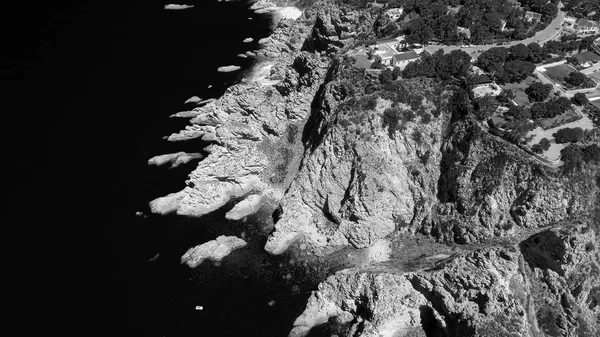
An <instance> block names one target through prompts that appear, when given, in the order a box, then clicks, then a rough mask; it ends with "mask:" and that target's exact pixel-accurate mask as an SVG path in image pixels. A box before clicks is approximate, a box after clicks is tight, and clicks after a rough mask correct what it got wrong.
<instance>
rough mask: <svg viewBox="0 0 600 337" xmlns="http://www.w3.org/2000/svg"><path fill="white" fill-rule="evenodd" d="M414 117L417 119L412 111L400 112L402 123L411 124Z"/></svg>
mask: <svg viewBox="0 0 600 337" xmlns="http://www.w3.org/2000/svg"><path fill="white" fill-rule="evenodd" d="M415 117H417V114H415V112H414V111H412V110H402V112H401V118H402V121H404V122H412V121H414V120H415Z"/></svg>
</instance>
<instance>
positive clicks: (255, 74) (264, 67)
mask: <svg viewBox="0 0 600 337" xmlns="http://www.w3.org/2000/svg"><path fill="white" fill-rule="evenodd" d="M273 64H274V63H273V62H263V63H261V64H258V65H257V66H256V67H255V68H254V69H253V70H252V73H251V74H250V75H249V77H250V79H249V80H248V81H249V82H255V83H259V84H261V85H273V84H276V83H279V81H274V80H271V79H269V75H270V74H271V68H273Z"/></svg>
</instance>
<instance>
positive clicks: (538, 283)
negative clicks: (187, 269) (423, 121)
mask: <svg viewBox="0 0 600 337" xmlns="http://www.w3.org/2000/svg"><path fill="white" fill-rule="evenodd" d="M588 226H592V225H591V224H587V225H585V226H583V225H582V226H579V227H577V226H575V227H569V228H552V229H549V230H545V231H543V232H541V233H539V234H535V235H533V236H531V237H529V238H527V239H526V240H524V241H523V242H522V243H521V244H520V248H519V247H518V246H511V247H490V248H480V249H477V250H475V251H473V252H466V253H457V254H455V255H453V256H451V257H449V258H447V259H445V260H443V261H441V262H439V263H438V264H437V265H436V266H435V267H433V268H429V269H424V270H420V271H416V272H408V271H406V272H403V271H402V268H401V267H399V268H398V267H397V268H387V270H388V272H382V271H380V270H378V269H377V268H361V269H351V270H346V271H342V272H338V273H337V274H335V275H333V276H331V277H329V278H328V279H327V280H326V281H325V282H323V283H321V284H320V285H319V288H318V290H316V291H315V292H314V293H313V294H312V296H311V298H310V299H309V301H308V304H307V307H306V310H305V311H304V313H303V314H302V315H301V316H300V317H298V319H297V320H296V322H295V323H294V328H293V329H292V331H291V332H290V336H307V335H312V334H314V335H324V336H325V335H330V334H336V335H337V336H395V337H401V336H596V335H597V334H598V332H600V330H599V329H600V324H599V322H598V318H599V317H600V308H599V307H598V303H599V302H598V296H599V290H598V289H599V281H598V273H600V270H599V269H598V262H599V260H600V254H599V250H598V248H597V244H598V238H597V237H596V236H595V235H590V234H589V233H591V232H590V230H592V228H590V227H588ZM545 240H547V241H545ZM379 269H380V268H379ZM557 271H558V272H557ZM584 275H585V276H584Z"/></svg>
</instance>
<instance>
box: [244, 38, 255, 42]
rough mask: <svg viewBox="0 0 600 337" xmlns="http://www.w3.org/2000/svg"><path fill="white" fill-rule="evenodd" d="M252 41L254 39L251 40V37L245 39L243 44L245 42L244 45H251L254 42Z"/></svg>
mask: <svg viewBox="0 0 600 337" xmlns="http://www.w3.org/2000/svg"><path fill="white" fill-rule="evenodd" d="M252 41H254V39H253V38H251V37H247V38H245V39H244V41H242V42H244V43H249V42H252Z"/></svg>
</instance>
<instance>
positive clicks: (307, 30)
mask: <svg viewBox="0 0 600 337" xmlns="http://www.w3.org/2000/svg"><path fill="white" fill-rule="evenodd" d="M269 6H270V3H269V2H268V1H259V2H257V4H256V5H255V8H257V9H260V8H266V7H269ZM377 16H378V11H377V10H376V9H363V10H358V9H355V8H352V7H349V6H347V5H343V4H335V5H334V4H332V3H331V2H326V1H319V2H317V4H316V5H315V6H313V7H311V8H309V9H307V10H306V11H305V12H304V14H303V16H302V17H300V18H299V19H298V20H296V21H291V20H285V19H284V20H281V21H280V22H279V24H278V27H277V28H276V30H275V31H274V32H273V34H272V35H271V36H269V37H268V38H264V39H261V40H260V41H259V43H260V44H261V49H260V50H258V51H256V53H254V52H247V53H246V54H247V55H249V56H254V55H256V56H258V57H259V58H260V59H261V60H263V61H264V64H263V65H264V68H263V69H267V70H268V71H269V74H268V76H266V77H265V78H260V79H248V80H247V81H246V82H244V83H242V84H239V85H235V86H233V87H231V88H229V89H228V90H227V91H226V92H225V93H224V95H223V96H222V97H221V98H219V99H217V100H216V101H212V102H209V103H208V104H206V105H204V106H202V107H197V108H195V109H193V110H191V111H183V112H181V113H178V114H176V115H174V116H175V117H182V118H190V124H191V125H189V126H188V127H186V128H185V129H184V130H182V131H180V132H178V133H174V134H173V135H171V136H170V137H169V138H168V140H170V141H183V140H188V139H194V138H201V139H203V140H204V141H208V142H211V145H210V146H208V147H207V148H206V149H205V151H206V152H208V153H209V155H208V156H207V157H206V158H205V159H204V160H202V161H201V162H200V163H199V164H198V166H197V167H196V169H195V170H194V171H193V172H192V173H191V174H190V175H189V179H188V180H187V182H186V183H187V187H186V188H184V189H183V190H182V191H179V192H175V193H172V194H169V195H167V196H165V197H162V198H158V199H156V200H154V201H152V202H151V203H150V206H151V209H152V211H153V212H155V213H162V214H164V213H169V212H176V213H177V214H181V215H188V216H202V215H204V214H207V213H210V212H213V211H215V210H217V209H219V208H221V207H223V206H224V205H226V204H227V203H229V202H230V201H231V200H232V199H233V200H235V201H236V202H237V205H235V206H234V207H233V208H232V209H231V210H230V211H229V212H228V213H227V215H226V217H227V218H228V219H242V218H243V217H245V216H247V215H249V214H252V213H253V212H255V211H256V210H257V209H258V208H260V207H261V205H264V204H268V203H270V205H272V206H273V205H279V208H278V209H277V211H276V213H275V214H274V220H275V231H274V232H273V233H272V234H271V236H270V237H269V239H268V241H267V243H266V246H265V249H266V250H267V251H268V252H270V253H272V254H281V253H283V252H285V251H286V250H289V249H290V248H292V250H299V251H302V253H305V254H309V255H310V254H312V255H314V256H319V258H321V257H323V256H325V257H324V259H327V256H328V254H330V253H331V255H335V254H337V255H336V256H338V257H339V256H341V254H342V253H341V252H347V251H353V252H357V253H356V256H355V260H356V261H355V262H353V263H347V264H344V263H346V262H348V261H349V260H351V259H352V258H351V256H352V253H349V254H347V257H348V258H347V259H346V260H344V259H343V258H341V260H344V261H343V262H344V263H340V264H339V265H343V266H344V268H348V266H347V265H349V266H350V267H352V266H354V268H349V269H346V270H343V271H341V272H338V273H337V274H335V275H333V276H330V277H329V278H327V279H326V280H325V281H324V282H323V283H322V284H321V285H320V286H319V288H318V290H317V291H315V292H314V293H313V296H312V297H311V299H310V300H309V302H308V304H307V307H306V310H305V312H304V313H303V314H302V315H301V316H300V317H299V318H298V319H297V320H296V323H295V326H294V328H293V329H292V331H291V335H292V336H307V335H309V336H320V335H325V336H330V335H337V336H396V337H400V336H596V335H598V334H599V333H600V331H599V326H600V308H599V307H598V303H599V301H600V286H599V284H598V282H599V279H600V268H599V266H598V260H599V252H598V249H599V248H598V247H599V246H600V243H599V239H598V236H597V230H598V223H599V221H600V207H598V198H599V195H600V192H599V188H598V185H600V180H599V178H598V167H595V166H593V165H592V166H589V167H584V168H583V169H581V170H579V171H578V172H577V174H565V173H563V172H561V170H560V169H556V168H551V167H546V166H544V165H543V164H540V163H538V162H536V161H535V160H533V159H531V158H530V157H529V155H528V154H527V153H525V152H523V151H522V150H521V149H519V148H518V147H516V146H514V145H512V144H510V143H508V142H506V141H505V140H503V139H500V138H498V137H496V136H493V135H491V134H489V133H487V132H486V131H485V129H484V128H483V127H482V125H480V124H479V123H478V122H477V121H476V120H475V119H473V118H472V117H471V115H470V113H469V109H468V107H465V106H459V105H457V103H456V100H455V94H456V93H457V92H459V90H460V88H459V85H457V84H456V83H455V84H454V85H448V86H444V85H442V84H441V83H438V82H437V81H436V80H432V79H423V78H417V79H410V80H406V79H404V80H401V81H394V82H391V83H383V84H382V83H380V82H379V81H377V80H374V81H371V80H367V79H365V76H364V74H363V73H362V72H361V71H358V70H356V69H354V68H353V67H351V66H350V63H349V62H348V61H347V60H345V59H344V58H343V57H342V56H340V55H339V53H340V52H342V51H344V50H346V48H348V47H349V46H351V45H352V44H354V43H355V42H356V41H357V39H358V38H359V36H360V37H361V38H366V37H367V36H372V33H373V32H372V29H373V24H374V22H375V20H376V19H377ZM420 236H423V237H427V238H428V239H430V240H432V241H433V240H435V241H436V243H435V244H436V245H438V246H435V247H437V248H435V249H434V248H431V247H433V246H431V247H429V248H431V249H430V251H429V253H428V254H422V255H417V256H413V255H414V254H413V252H410V251H408V250H410V249H412V248H411V247H407V246H404V245H403V244H402V243H401V240H400V238H403V237H404V238H406V237H411V238H416V237H420ZM296 242H299V243H301V244H300V245H298V246H294V244H295V243H296ZM215 244H216V245H218V244H217V243H215ZM215 244H211V245H212V246H211V247H212V248H210V249H209V250H210V251H213V250H217V251H219V249H218V247H217V246H214V245H215ZM444 244H446V245H448V246H449V247H452V248H448V247H447V249H439V246H442V245H444ZM423 245H424V246H427V245H428V244H423ZM213 248H214V249H213ZM296 248H298V249H296ZM413 248H414V247H413ZM450 249H452V250H451V251H450ZM194 254H195V253H194ZM194 254H192V253H189V254H187V253H186V256H187V257H186V259H185V260H186V261H188V260H187V259H191V260H190V261H192V262H191V263H192V264H195V263H197V262H194V261H200V258H197V257H194V256H195V255H194ZM450 254H452V256H450ZM344 255H345V256H346V254H345V253H344ZM407 255H411V259H412V260H410V261H408V260H407V258H406V257H405V256H407ZM184 257H185V256H184ZM415 261H418V263H416V264H415V263H414V262H415ZM421 261H425V262H426V263H425V265H431V264H432V263H435V265H434V266H433V267H431V266H429V267H426V268H422V267H419V268H415V265H419V266H421ZM409 262H410V263H409ZM328 272H329V271H328Z"/></svg>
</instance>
